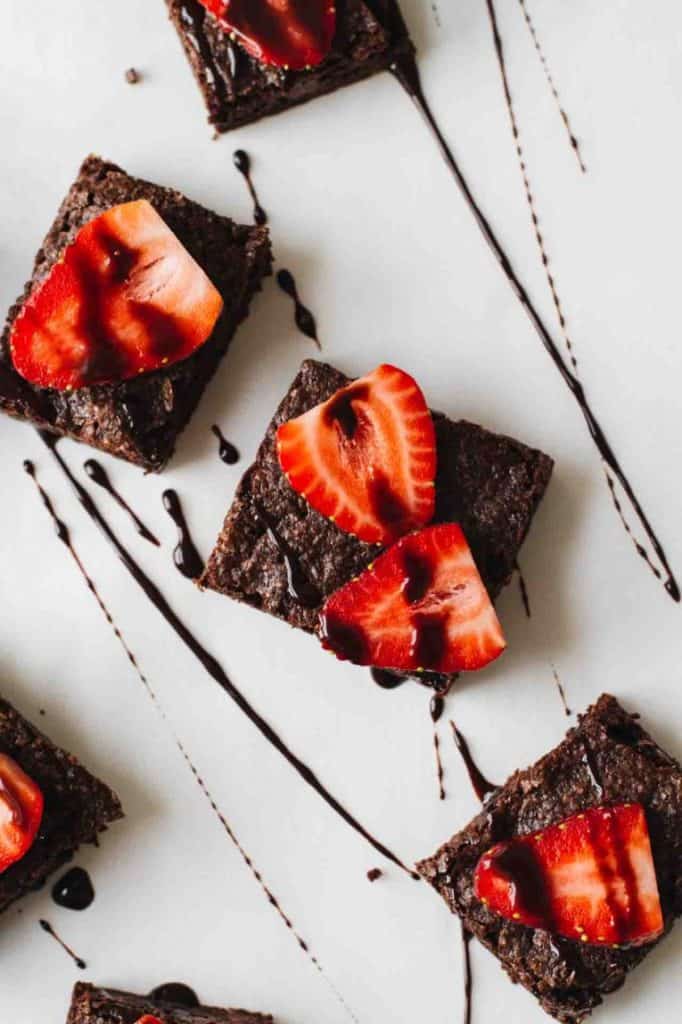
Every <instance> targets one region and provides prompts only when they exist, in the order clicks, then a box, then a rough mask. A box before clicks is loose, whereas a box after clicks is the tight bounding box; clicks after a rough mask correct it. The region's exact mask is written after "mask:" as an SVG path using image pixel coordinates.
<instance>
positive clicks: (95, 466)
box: [83, 459, 159, 548]
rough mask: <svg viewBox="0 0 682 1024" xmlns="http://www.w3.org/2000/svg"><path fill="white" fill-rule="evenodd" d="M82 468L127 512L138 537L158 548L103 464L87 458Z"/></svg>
mask: <svg viewBox="0 0 682 1024" xmlns="http://www.w3.org/2000/svg"><path fill="white" fill-rule="evenodd" d="M83 469H84V470H85V472H86V473H87V475H88V476H89V477H90V479H91V480H92V482H93V483H95V484H97V485H98V486H99V487H101V488H102V489H103V490H105V491H106V492H107V494H110V495H111V497H112V498H113V499H114V501H115V502H116V504H117V505H120V507H121V508H122V509H123V511H124V512H127V513H128V515H129V516H130V519H131V521H132V524H133V526H134V527H135V529H136V531H137V532H138V533H139V535H140V537H144V539H145V540H148V541H149V543H150V544H154V545H156V547H157V548H158V547H159V541H158V539H157V538H156V537H155V536H154V534H153V533H152V531H151V530H149V529H147V527H146V526H145V525H144V523H143V522H142V520H141V519H140V517H139V516H138V515H137V513H136V512H134V511H133V509H132V508H131V507H130V505H129V504H128V502H127V501H126V500H125V499H124V498H123V497H122V495H121V494H120V493H119V492H118V491H117V490H116V488H115V487H114V485H113V484H112V482H111V480H110V479H109V474H108V473H107V471H106V469H105V468H104V466H103V465H102V464H101V463H99V462H97V461H96V460H95V459H88V460H87V461H86V462H84V463H83Z"/></svg>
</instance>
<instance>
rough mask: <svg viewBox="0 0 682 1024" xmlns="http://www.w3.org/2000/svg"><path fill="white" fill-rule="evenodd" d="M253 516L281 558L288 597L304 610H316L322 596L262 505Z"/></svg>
mask: <svg viewBox="0 0 682 1024" xmlns="http://www.w3.org/2000/svg"><path fill="white" fill-rule="evenodd" d="M255 514H256V518H258V519H260V520H261V522H262V523H263V524H264V525H265V532H266V534H267V536H268V537H269V539H270V540H271V541H272V543H273V544H274V545H275V547H276V548H277V550H278V551H279V553H280V555H281V556H282V561H283V562H284V569H285V571H286V574H287V593H288V594H289V597H290V598H292V600H294V601H297V602H298V604H301V605H303V607H304V608H317V607H318V605H320V604H321V603H322V594H321V593H320V591H319V590H318V588H317V587H316V586H315V584H314V583H313V581H312V580H311V579H310V577H309V576H308V575H307V574H306V572H305V571H304V569H303V566H302V565H301V562H300V559H299V557H298V555H297V554H296V552H295V551H294V550H293V548H292V547H291V546H290V545H289V544H288V543H287V542H286V540H285V539H284V537H282V535H281V533H280V532H279V530H278V529H277V527H276V526H275V524H274V522H273V520H272V519H271V518H270V516H269V515H268V513H267V512H266V511H265V509H264V508H263V506H262V505H258V507H257V509H256V512H255Z"/></svg>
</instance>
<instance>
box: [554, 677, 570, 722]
mask: <svg viewBox="0 0 682 1024" xmlns="http://www.w3.org/2000/svg"><path fill="white" fill-rule="evenodd" d="M552 675H553V676H554V682H555V684H556V688H557V691H558V693H559V697H560V699H561V703H562V704H563V707H564V714H565V715H566V718H570V716H571V715H572V714H573V712H572V711H571V709H570V708H569V706H568V703H567V701H566V691H565V690H564V684H563V683H562V682H561V679H560V678H559V673H558V672H557V670H556V668H555V667H554V665H552Z"/></svg>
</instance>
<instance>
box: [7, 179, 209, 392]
mask: <svg viewBox="0 0 682 1024" xmlns="http://www.w3.org/2000/svg"><path fill="white" fill-rule="evenodd" d="M222 308H223V300H222V298H221V296H220V293H219V292H218V290H217V289H216V288H215V287H214V285H213V284H212V283H211V281H210V279H209V278H208V276H207V275H206V273H205V272H204V271H203V270H202V268H201V267H200V266H199V265H198V263H197V262H196V261H195V260H194V259H193V258H192V256H190V254H189V253H188V252H187V250H186V249H185V247H184V246H183V245H182V243H181V242H180V241H179V240H178V238H177V237H176V236H175V235H174V234H173V232H172V231H171V229H170V228H169V227H168V226H167V224H166V223H165V221H164V220H163V219H162V217H161V216H160V215H159V214H158V213H157V212H156V210H155V209H154V207H153V206H152V205H151V203H150V202H148V200H146V199H138V200H135V201H133V202H129V203H123V204H121V205H119V206H114V207H112V208H111V209H109V210H106V211H105V212H104V213H102V214H100V215H99V216H98V217H95V218H94V219H93V220H91V221H89V222H88V223H87V224H85V225H84V227H82V228H81V229H80V230H79V232H78V234H77V235H76V237H75V239H74V240H73V242H72V243H71V244H70V245H69V246H67V248H66V249H65V251H64V253H63V254H62V256H61V258H60V259H59V260H58V261H57V262H56V263H55V264H54V266H53V267H52V269H51V270H50V272H49V273H48V275H47V277H46V278H45V279H44V280H43V281H41V282H40V283H39V284H38V285H37V286H36V288H35V289H34V290H33V292H32V293H31V295H30V296H29V298H28V300H27V301H26V303H25V304H24V306H23V308H22V309H21V311H20V313H19V315H18V316H17V318H16V319H15V321H14V323H13V325H12V330H11V334H10V339H9V347H10V353H11V356H12V362H13V364H14V367H15V369H16V370H17V372H18V373H20V374H21V376H22V377H24V378H25V379H26V380H28V381H30V382H31V383H32V384H35V385H37V386H38V387H41V388H55V389H57V390H59V391H69V390H72V389H74V388H82V387H85V386H87V385H92V384H115V383H118V382H120V381H124V380H129V379H130V378H132V377H137V376H138V375H140V374H142V373H149V372H151V371H153V370H158V369H160V368H161V367H164V366H167V365H169V364H172V363H176V362H179V361H180V360H183V359H186V358H187V357H188V356H190V355H191V354H192V353H193V352H194V351H195V350H196V349H197V348H199V347H200V346H201V345H203V343H204V342H205V341H206V340H207V339H208V338H209V336H210V335H211V332H212V331H213V328H214V326H215V324H216V321H217V319H218V317H219V316H220V313H221V311H222Z"/></svg>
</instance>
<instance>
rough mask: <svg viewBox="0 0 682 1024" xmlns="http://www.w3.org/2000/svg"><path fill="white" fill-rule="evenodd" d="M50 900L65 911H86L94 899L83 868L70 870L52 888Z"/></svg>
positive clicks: (92, 889)
mask: <svg viewBox="0 0 682 1024" xmlns="http://www.w3.org/2000/svg"><path fill="white" fill-rule="evenodd" d="M52 899H53V900H54V901H55V903H56V904H57V905H58V906H60V907H66V909H67V910H87V909H88V907H89V906H91V905H92V903H93V901H94V899H95V890H94V887H93V884H92V881H91V879H90V875H89V874H88V873H87V871H86V870H85V869H84V868H71V869H70V870H69V871H67V872H66V874H65V875H62V877H61V878H60V879H59V881H57V882H55V884H54V885H53V886H52Z"/></svg>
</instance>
